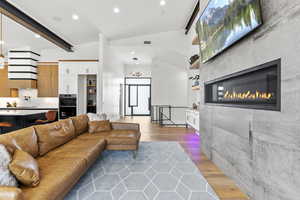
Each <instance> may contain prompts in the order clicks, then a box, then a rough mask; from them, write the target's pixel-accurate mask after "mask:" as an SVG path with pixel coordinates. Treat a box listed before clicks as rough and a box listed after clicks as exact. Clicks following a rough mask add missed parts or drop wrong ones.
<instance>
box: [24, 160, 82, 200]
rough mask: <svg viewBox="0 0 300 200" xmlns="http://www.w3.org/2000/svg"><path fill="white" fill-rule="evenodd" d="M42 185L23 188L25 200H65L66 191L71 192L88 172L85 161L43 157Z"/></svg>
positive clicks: (41, 161) (40, 162) (41, 164)
mask: <svg viewBox="0 0 300 200" xmlns="http://www.w3.org/2000/svg"><path fill="white" fill-rule="evenodd" d="M38 164H39V166H40V176H41V181H40V184H39V185H38V186H37V187H35V188H32V187H26V186H22V187H21V189H22V191H23V195H24V199H30V200H41V199H43V200H57V199H63V195H64V194H66V191H68V190H70V189H71V188H72V186H73V185H74V184H76V182H77V181H78V180H79V178H80V177H81V176H82V175H83V174H84V172H85V171H86V165H85V161H84V159H81V158H64V159H61V158H54V157H50V156H47V157H41V158H39V159H38Z"/></svg>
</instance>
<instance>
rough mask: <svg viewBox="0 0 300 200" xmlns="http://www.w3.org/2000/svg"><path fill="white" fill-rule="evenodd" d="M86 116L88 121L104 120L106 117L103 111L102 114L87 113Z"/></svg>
mask: <svg viewBox="0 0 300 200" xmlns="http://www.w3.org/2000/svg"><path fill="white" fill-rule="evenodd" d="M87 116H88V117H89V120H90V121H101V120H106V118H107V115H106V114H105V113H102V114H95V113H88V114H87Z"/></svg>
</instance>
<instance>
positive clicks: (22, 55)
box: [8, 48, 40, 89]
mask: <svg viewBox="0 0 300 200" xmlns="http://www.w3.org/2000/svg"><path fill="white" fill-rule="evenodd" d="M39 58H40V55H39V54H38V53H35V52H33V51H32V50H31V49H30V48H23V49H15V50H10V51H9V53H8V85H9V87H10V88H34V89H36V88H37V62H38V61H39Z"/></svg>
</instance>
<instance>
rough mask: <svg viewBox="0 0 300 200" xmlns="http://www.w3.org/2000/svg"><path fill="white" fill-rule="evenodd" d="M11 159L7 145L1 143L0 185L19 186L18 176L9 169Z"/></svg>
mask: <svg viewBox="0 0 300 200" xmlns="http://www.w3.org/2000/svg"><path fill="white" fill-rule="evenodd" d="M11 159H12V158H11V155H10V154H9V153H8V151H7V150H6V148H5V146H4V145H2V144H0V186H11V187H17V186H18V182H17V180H16V178H15V177H14V176H13V175H12V174H11V173H10V171H9V169H8V165H9V163H10V162H11Z"/></svg>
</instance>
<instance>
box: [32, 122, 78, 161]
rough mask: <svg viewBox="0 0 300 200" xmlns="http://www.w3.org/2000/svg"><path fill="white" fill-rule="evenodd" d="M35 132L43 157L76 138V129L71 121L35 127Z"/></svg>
mask: <svg viewBox="0 0 300 200" xmlns="http://www.w3.org/2000/svg"><path fill="white" fill-rule="evenodd" d="M35 130H36V133H37V136H38V145H39V150H40V155H41V156H43V155H45V154H46V153H48V152H49V151H51V150H53V149H55V148H57V147H58V146H60V145H63V144H65V143H67V142H68V141H70V140H72V139H73V138H74V137H75V128H74V126H73V122H72V120H71V119H65V120H61V121H58V122H54V123H51V124H46V125H39V126H35Z"/></svg>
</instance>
